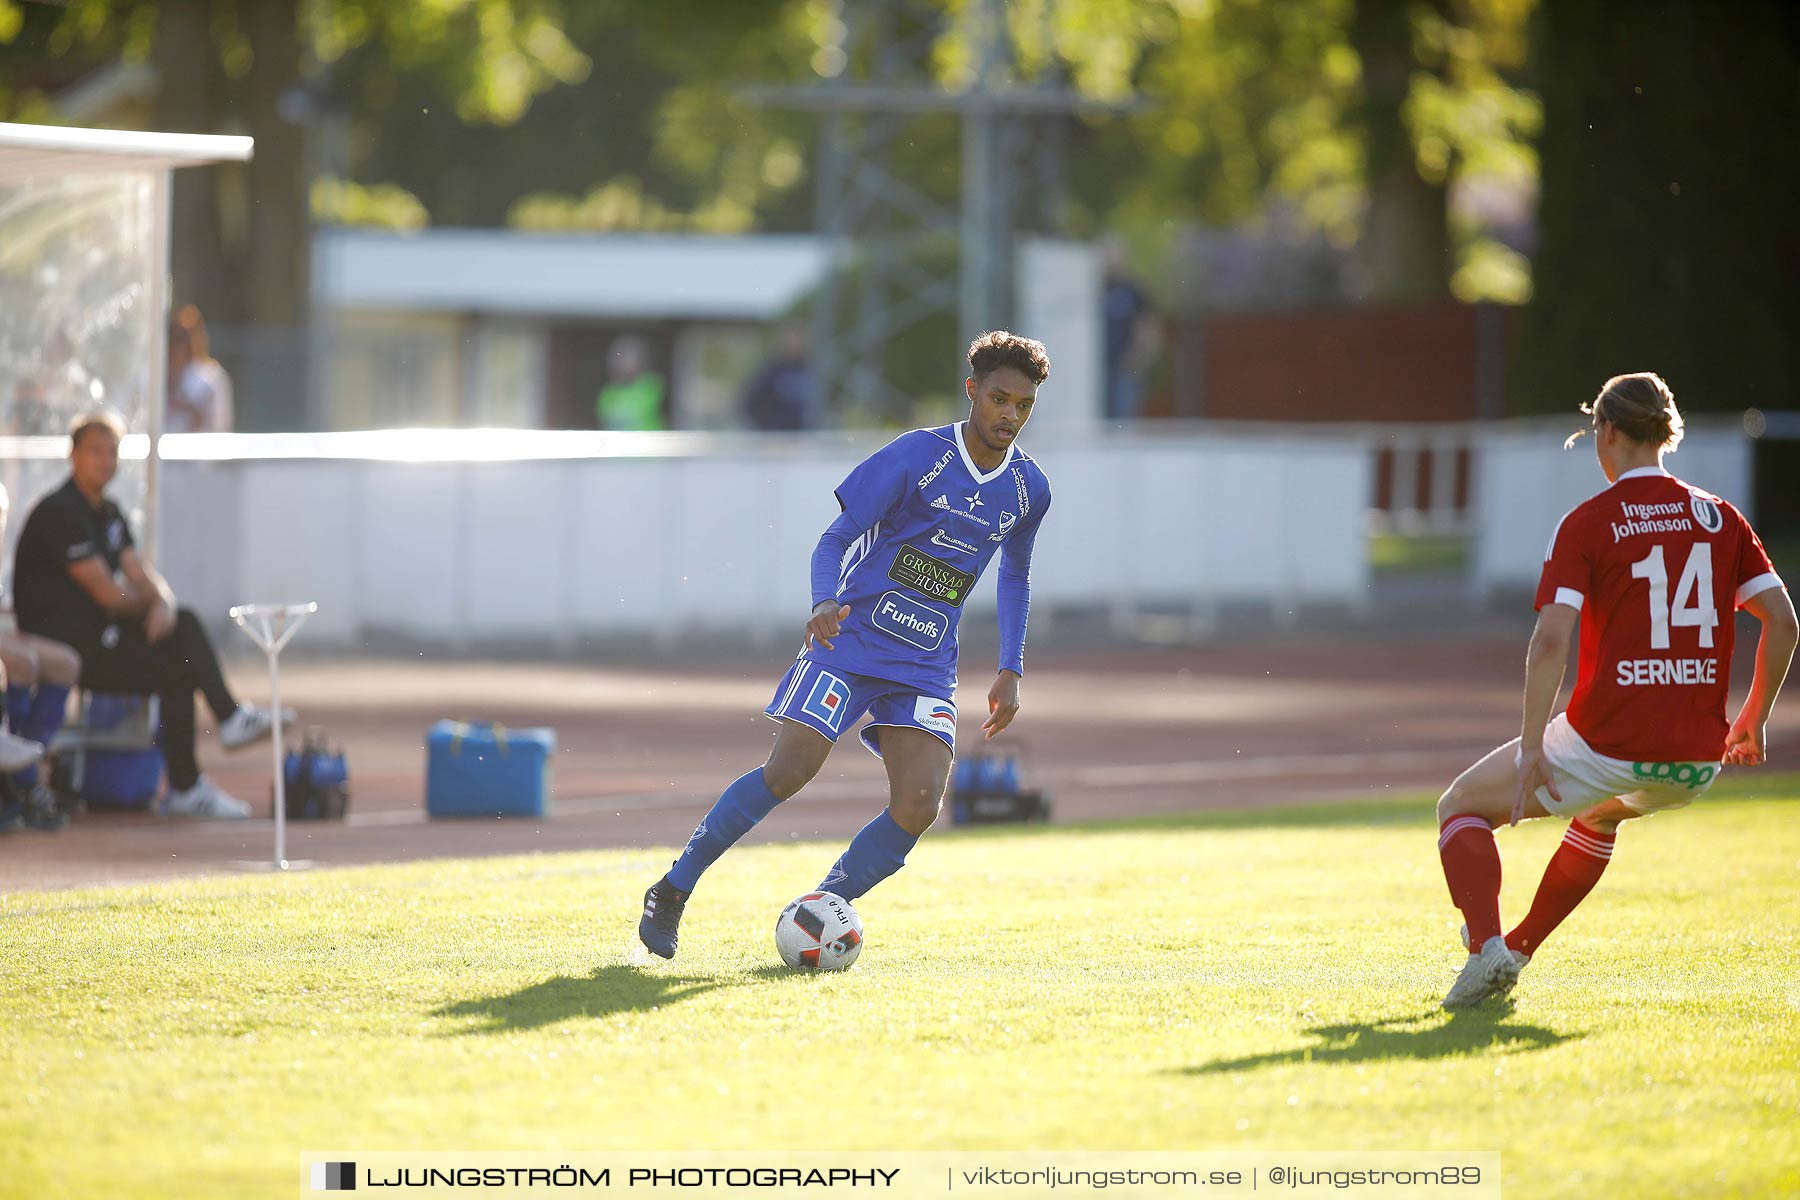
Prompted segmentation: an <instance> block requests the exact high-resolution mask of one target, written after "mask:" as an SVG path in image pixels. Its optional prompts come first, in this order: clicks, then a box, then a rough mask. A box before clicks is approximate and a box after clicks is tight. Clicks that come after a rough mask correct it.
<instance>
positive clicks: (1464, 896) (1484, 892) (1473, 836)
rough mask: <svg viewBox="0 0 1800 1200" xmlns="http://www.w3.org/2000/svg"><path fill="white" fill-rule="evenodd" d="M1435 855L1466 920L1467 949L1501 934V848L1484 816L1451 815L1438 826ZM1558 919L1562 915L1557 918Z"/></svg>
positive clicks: (1453, 901) (1455, 901) (1479, 948)
mask: <svg viewBox="0 0 1800 1200" xmlns="http://www.w3.org/2000/svg"><path fill="white" fill-rule="evenodd" d="M1438 857H1439V858H1441V859H1443V860H1444V882H1445V883H1447V884H1449V885H1450V900H1451V903H1453V904H1455V905H1456V907H1458V908H1460V909H1462V915H1463V920H1465V921H1467V922H1468V923H1469V950H1470V952H1471V953H1477V952H1479V951H1480V950H1481V947H1482V946H1484V945H1485V944H1486V943H1487V940H1488V939H1489V938H1491V937H1499V936H1500V851H1499V849H1498V848H1496V847H1495V845H1494V831H1493V830H1492V829H1490V828H1488V823H1487V820H1486V819H1485V818H1483V817H1473V816H1468V815H1466V814H1465V815H1463V816H1457V817H1451V818H1449V819H1448V820H1446V821H1445V822H1444V824H1443V826H1442V827H1441V828H1440V829H1439V830H1438ZM1558 919H1559V920H1560V919H1561V918H1558Z"/></svg>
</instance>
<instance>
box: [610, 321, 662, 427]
mask: <svg viewBox="0 0 1800 1200" xmlns="http://www.w3.org/2000/svg"><path fill="white" fill-rule="evenodd" d="M598 408H599V415H600V428H602V429H631V430H648V429H662V428H664V427H665V424H666V423H665V421H664V419H663V379H662V376H661V375H658V374H657V373H656V372H655V371H653V370H651V369H650V343H649V342H648V341H646V340H644V337H643V335H641V334H636V333H626V334H621V335H620V336H619V337H618V338H616V339H615V340H614V341H613V344H612V349H611V350H610V351H609V352H608V353H607V359H606V386H605V387H603V388H601V389H600V399H599V401H598Z"/></svg>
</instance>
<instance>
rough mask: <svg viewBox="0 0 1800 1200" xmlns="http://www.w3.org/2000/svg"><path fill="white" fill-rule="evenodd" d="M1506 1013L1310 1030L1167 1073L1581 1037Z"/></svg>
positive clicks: (1444, 1052) (1507, 1008)
mask: <svg viewBox="0 0 1800 1200" xmlns="http://www.w3.org/2000/svg"><path fill="white" fill-rule="evenodd" d="M1512 1013H1513V1009H1512V1005H1511V1004H1501V1005H1486V1006H1483V1007H1481V1008H1476V1009H1465V1010H1463V1011H1460V1012H1455V1013H1446V1012H1444V1011H1443V1010H1442V1009H1439V1008H1428V1009H1426V1010H1425V1011H1423V1012H1419V1013H1409V1014H1406V1015H1404V1016H1397V1017H1388V1018H1385V1019H1383V1020H1379V1021H1367V1022H1353V1023H1350V1024H1347V1025H1315V1026H1314V1027H1313V1028H1311V1029H1308V1030H1307V1031H1306V1032H1307V1033H1309V1034H1311V1035H1312V1036H1313V1037H1315V1038H1317V1039H1318V1041H1317V1042H1316V1043H1314V1044H1312V1045H1309V1046H1300V1047H1298V1048H1296V1049H1293V1050H1277V1051H1272V1052H1270V1053H1267V1054H1251V1055H1246V1056H1245V1057H1243V1058H1221V1059H1217V1060H1215V1061H1213V1062H1209V1063H1201V1064H1198V1065H1196V1066H1191V1067H1178V1068H1174V1069H1172V1070H1171V1071H1170V1072H1169V1073H1170V1074H1174V1075H1223V1074H1228V1073H1231V1072H1235V1071H1254V1070H1256V1069H1257V1068H1259V1067H1279V1066H1288V1065H1290V1064H1295V1063H1343V1062H1371V1061H1376V1060H1379V1059H1395V1058H1418V1059H1425V1058H1453V1057H1456V1056H1458V1055H1464V1054H1479V1053H1482V1052H1484V1051H1499V1052H1500V1053H1503V1054H1515V1053H1519V1052H1522V1051H1528V1050H1545V1049H1548V1048H1549V1047H1551V1046H1554V1045H1557V1044H1558V1043H1560V1042H1566V1041H1571V1040H1573V1039H1575V1038H1578V1037H1580V1036H1581V1035H1580V1034H1579V1033H1557V1032H1556V1031H1555V1030H1552V1029H1544V1028H1542V1027H1541V1026H1537V1025H1518V1024H1513V1023H1511V1022H1510V1021H1509V1018H1510V1017H1511V1016H1512Z"/></svg>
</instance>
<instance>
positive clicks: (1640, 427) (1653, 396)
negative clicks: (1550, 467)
mask: <svg viewBox="0 0 1800 1200" xmlns="http://www.w3.org/2000/svg"><path fill="white" fill-rule="evenodd" d="M1581 411H1582V412H1584V413H1586V414H1587V415H1588V416H1590V417H1592V418H1594V425H1595V427H1596V428H1598V427H1599V425H1600V423H1601V422H1602V421H1604V422H1605V423H1606V424H1608V425H1611V426H1612V427H1613V428H1614V429H1617V430H1618V431H1619V432H1620V433H1622V434H1624V435H1625V436H1626V437H1628V438H1630V439H1631V440H1632V441H1634V442H1642V443H1643V444H1644V445H1646V446H1656V447H1658V448H1659V449H1662V450H1673V449H1675V447H1677V446H1679V445H1681V439H1682V437H1683V435H1684V434H1685V433H1686V432H1687V430H1686V428H1685V427H1684V426H1683V424H1682V420H1681V410H1680V409H1678V408H1676V407H1675V393H1674V392H1672V391H1670V390H1669V385H1668V384H1666V383H1664V382H1663V379H1662V376H1660V375H1658V374H1657V373H1656V372H1654V371H1639V372H1637V373H1636V374H1633V375H1614V376H1613V377H1612V378H1611V379H1609V380H1607V381H1606V386H1605V387H1603V388H1601V389H1600V394H1599V395H1598V396H1595V397H1594V400H1593V403H1591V404H1584V405H1582V406H1581ZM1586 432H1587V430H1585V429H1583V430H1580V431H1578V432H1576V433H1573V434H1571V435H1569V440H1568V441H1566V442H1564V443H1563V449H1565V450H1566V449H1568V448H1569V447H1570V446H1573V445H1574V444H1575V443H1576V442H1577V441H1579V440H1580V438H1581V435H1582V434H1583V433H1586Z"/></svg>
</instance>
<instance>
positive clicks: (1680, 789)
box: [1513, 713, 1721, 817]
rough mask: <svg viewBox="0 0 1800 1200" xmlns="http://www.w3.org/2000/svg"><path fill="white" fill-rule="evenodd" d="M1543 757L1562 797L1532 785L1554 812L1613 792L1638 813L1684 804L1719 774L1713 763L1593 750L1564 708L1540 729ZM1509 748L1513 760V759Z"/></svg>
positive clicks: (1571, 812)
mask: <svg viewBox="0 0 1800 1200" xmlns="http://www.w3.org/2000/svg"><path fill="white" fill-rule="evenodd" d="M1544 757H1545V758H1546V759H1548V760H1549V762H1550V770H1551V771H1552V772H1553V773H1554V774H1555V775H1556V789H1557V790H1558V791H1560V792H1561V793H1562V801H1561V803H1558V802H1557V801H1555V800H1553V799H1551V798H1550V792H1549V790H1548V789H1546V788H1539V789H1538V790H1537V798H1538V803H1539V804H1542V805H1543V806H1544V808H1545V809H1546V810H1547V811H1549V812H1552V813H1554V814H1556V815H1557V816H1559V817H1574V816H1578V815H1579V814H1580V813H1581V812H1582V811H1583V810H1585V809H1588V808H1591V807H1593V806H1594V805H1596V804H1598V803H1600V801H1602V800H1610V799H1611V798H1612V797H1614V796H1617V797H1618V798H1619V799H1620V800H1622V801H1623V802H1624V803H1625V806H1626V807H1627V808H1629V809H1631V810H1633V811H1634V812H1638V813H1645V814H1648V813H1653V812H1663V811H1665V810H1667V809H1672V808H1686V807H1687V806H1688V805H1690V804H1692V803H1693V802H1694V801H1695V800H1696V799H1698V798H1699V796H1700V794H1701V793H1702V792H1704V791H1706V789H1707V788H1709V787H1711V786H1712V783H1713V781H1714V780H1715V779H1717V778H1718V777H1719V771H1720V770H1721V768H1720V766H1719V764H1718V763H1716V762H1626V761H1625V760H1624V759H1622V758H1608V757H1607V756H1606V755H1604V754H1598V753H1595V751H1594V749H1593V748H1592V747H1591V746H1589V745H1588V744H1587V742H1586V740H1584V739H1583V738H1582V736H1581V735H1580V734H1579V733H1576V732H1575V729H1574V727H1573V726H1572V725H1570V724H1569V715H1568V714H1567V713H1557V714H1556V716H1555V717H1554V718H1552V719H1551V721H1550V724H1549V725H1547V726H1545V728H1544ZM1518 759H1519V755H1518V753H1517V752H1516V751H1515V752H1514V754H1513V761H1514V762H1515V763H1516V762H1518Z"/></svg>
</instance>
